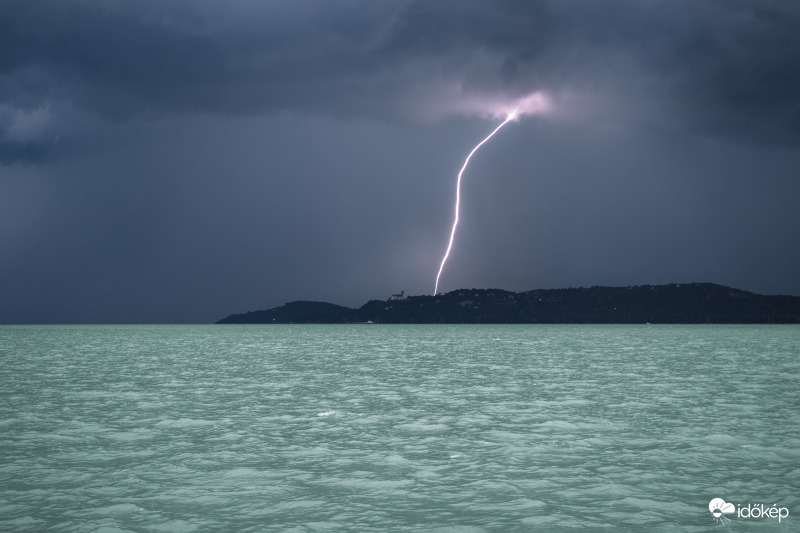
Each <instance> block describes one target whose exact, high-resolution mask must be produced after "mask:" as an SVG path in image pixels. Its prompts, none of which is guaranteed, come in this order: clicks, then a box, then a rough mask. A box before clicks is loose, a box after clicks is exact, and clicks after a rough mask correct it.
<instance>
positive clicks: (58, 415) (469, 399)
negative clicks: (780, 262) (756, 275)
mask: <svg viewBox="0 0 800 533" xmlns="http://www.w3.org/2000/svg"><path fill="white" fill-rule="evenodd" d="M799 354H800V327H797V326H677V325H670V326H655V325H653V326H644V325H642V326H616V325H614V326H610V325H600V326H595V325H591V326H590V325H556V326H544V325H535V326H503V325H486V326H459V325H453V326H433V325H425V326H333V325H330V326H327V325H325V326H323V325H320V326H305V325H303V326H301V325H285V326H274V325H267V326H2V327H0V364H1V365H2V366H1V367H0V368H2V371H3V378H2V381H0V398H2V401H0V529H1V530H4V531H6V530H8V531H44V530H47V531H95V530H99V531H263V530H280V531H419V532H422V531H425V532H427V531H475V532H479V531H529V530H543V531H560V530H567V529H571V528H588V529H589V530H591V529H593V528H597V529H602V528H609V529H607V530H611V531H613V530H624V531H676V530H680V531H690V532H691V531H710V530H712V528H717V527H723V526H720V525H717V524H715V523H714V521H713V517H712V515H711V513H710V512H709V510H708V503H709V501H710V500H711V499H712V498H716V497H720V498H723V499H725V500H726V501H728V502H733V503H735V504H736V505H737V506H739V505H747V504H764V505H765V506H772V505H773V504H777V505H778V506H779V507H786V508H788V510H789V512H790V513H791V514H790V516H789V517H788V518H786V519H784V520H783V521H782V523H780V524H779V523H778V522H777V520H773V519H749V520H747V519H743V518H736V517H733V518H732V519H731V520H730V521H729V522H727V527H729V528H731V530H733V531H750V530H753V529H756V530H774V531H792V530H796V528H797V527H798V526H797V524H798V513H800V505H798V504H799V503H800V409H799V408H800V386H798V383H799V381H798V377H799V376H800V361H798V355H799Z"/></svg>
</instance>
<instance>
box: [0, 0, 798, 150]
mask: <svg viewBox="0 0 800 533" xmlns="http://www.w3.org/2000/svg"><path fill="white" fill-rule="evenodd" d="M376 4H377V5H376ZM798 28H800V7H798V5H797V4H796V3H793V2H775V1H766V2H764V1H758V2H753V1H749V2H744V1H718V2H690V1H682V0H670V1H654V2H638V1H632V0H628V1H602V0H601V1H596V2H578V1H562V2H544V1H523V0H502V1H492V2H476V1H455V0H447V1H436V2H427V1H415V2H406V3H391V4H389V3H375V2H337V3H335V4H331V3H324V2H292V3H288V2H287V3H273V2H270V3H263V4H262V3H250V2H233V3H224V4H221V3H214V2H205V3H204V2H188V1H185V2H169V3H164V2H154V1H145V2H135V3H133V2H131V3H125V2H91V1H73V2H63V1H56V0H52V1H46V0H43V1H37V2H29V1H26V0H18V1H17V0H8V1H6V2H4V6H3V17H2V19H0V103H2V105H4V106H7V107H10V108H13V109H14V110H16V111H17V112H18V113H19V112H25V111H27V112H31V111H32V110H36V109H40V108H44V107H47V106H50V107H51V109H54V110H57V109H58V108H59V107H64V106H65V105H68V106H74V107H76V108H78V109H82V110H83V111H84V112H87V113H94V114H99V115H100V116H103V117H105V118H106V119H108V120H116V121H119V120H128V119H130V118H131V117H133V116H143V117H146V118H147V117H149V118H151V119H152V118H157V117H159V116H162V115H164V114H173V113H193V112H202V113H223V114H247V113H254V112H256V113H261V112H272V111H276V110H281V109H295V110H306V111H309V112H313V113H331V114H339V115H361V116H365V115H372V116H374V115H382V116H384V117H393V118H402V117H406V118H408V117H409V116H410V117H412V118H413V117H414V116H417V117H418V116H419V115H421V114H424V113H429V112H431V110H432V109H433V110H435V108H436V105H437V104H440V103H441V104H445V103H446V101H447V100H448V99H452V98H458V97H464V98H468V97H471V96H475V97H480V96H486V97H491V96H492V95H494V94H499V95H503V96H506V97H508V98H513V97H518V96H521V95H524V94H528V93H531V92H533V91H540V90H543V91H546V92H547V93H548V94H550V95H551V96H552V98H554V99H555V100H556V101H561V102H562V107H565V108H566V107H568V108H570V109H569V111H570V112H571V113H572V114H573V115H577V119H578V120H589V119H592V120H596V119H597V117H598V116H601V117H609V116H613V117H614V118H613V120H618V121H643V122H645V123H647V124H649V125H650V126H651V127H660V128H674V129H676V130H678V131H687V132H694V133H698V134H701V135H709V136H720V135H721V136H733V137H737V138H740V139H742V140H749V141H756V142H781V143H787V144H795V143H796V142H797V140H798V135H799V134H800V95H799V93H800V91H798V89H797V87H798V86H800V61H798V57H800V39H798V37H797V35H798V31H797V30H798ZM454 91H455V92H454ZM426 99H427V100H430V101H431V102H430V103H427V102H425V100H426ZM444 107H445V108H446V106H444ZM421 110H422V111H421ZM20 120H22V119H20ZM49 126H50V128H51V129H52V130H53V131H55V132H56V133H61V134H64V135H81V134H86V133H88V132H80V131H72V130H71V126H70V124H69V123H67V121H66V120H65V119H63V117H62V116H61V115H60V114H57V113H54V114H53V116H52V120H51V124H50V125H49ZM8 127H9V125H8V124H6V125H5V126H4V125H3V124H2V123H0V136H2V140H0V142H2V144H3V149H2V150H0V154H1V155H2V158H3V159H2V160H4V161H10V160H14V159H28V160H31V159H36V158H37V157H44V156H45V155H52V153H53V151H54V144H53V142H52V138H44V137H43V138H40V139H33V140H28V141H27V142H26V143H20V142H18V141H17V140H15V139H13V138H6V137H8V135H4V132H3V129H2V128H5V129H6V130H7V129H8Z"/></svg>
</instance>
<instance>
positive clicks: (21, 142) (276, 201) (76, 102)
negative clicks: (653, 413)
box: [0, 0, 800, 322]
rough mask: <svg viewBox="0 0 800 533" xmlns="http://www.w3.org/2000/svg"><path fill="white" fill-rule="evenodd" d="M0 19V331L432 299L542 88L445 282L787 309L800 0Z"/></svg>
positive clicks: (350, 1)
mask: <svg viewBox="0 0 800 533" xmlns="http://www.w3.org/2000/svg"><path fill="white" fill-rule="evenodd" d="M0 5H1V6H2V7H0V9H1V10H2V16H1V17H0V247H2V250H3V253H2V257H0V276H2V282H0V283H1V284H0V298H1V299H2V301H3V304H2V307H0V322H85V321H92V322H105V321H111V322H128V321H131V322H148V321H153V322H161V321H168V322H186V321H190V322H191V321H200V322H207V321H211V320H214V319H216V318H219V317H221V316H224V315H226V314H229V313H232V312H241V311H246V310H248V309H257V308H265V307H271V306H274V305H280V304H282V303H283V302H285V301H288V300H294V299H324V300H329V301H333V302H335V303H340V304H344V305H360V304H361V303H363V302H365V301H366V300H367V299H370V298H384V297H386V296H387V295H388V294H389V293H391V292H397V291H399V290H400V289H405V290H406V292H410V293H415V294H417V293H426V292H430V291H431V290H432V288H433V286H432V285H433V278H434V276H435V274H436V269H437V267H438V262H439V261H440V259H441V253H442V252H443V249H444V245H445V244H446V238H447V234H448V231H449V224H450V218H451V215H452V199H453V198H452V195H453V192H454V191H453V186H454V179H455V172H456V171H457V170H458V168H459V167H460V164H461V163H462V162H463V157H464V156H465V155H466V153H467V152H468V151H469V149H471V147H472V146H474V144H475V143H476V142H477V141H479V140H480V139H481V138H483V137H484V136H485V135H486V134H487V133H488V132H489V131H491V129H492V128H493V127H494V126H495V125H496V124H497V120H496V115H497V113H498V110H502V109H506V108H509V106H513V105H514V103H515V102H518V101H519V100H520V99H522V98H525V97H526V96H529V95H532V94H536V95H541V97H542V98H544V99H546V101H547V111H546V112H545V113H541V114H537V115H532V116H529V117H524V118H523V119H522V120H520V121H519V122H516V123H514V124H510V125H509V127H508V128H506V129H504V131H503V132H502V135H498V138H497V140H496V141H493V143H492V144H491V145H487V146H486V147H485V148H484V149H482V152H481V153H480V156H479V157H478V156H476V158H475V160H474V162H473V163H472V165H473V166H472V167H471V168H470V173H469V174H468V175H466V176H465V182H464V189H463V194H464V200H463V201H464V205H463V206H462V216H463V219H462V223H461V224H462V226H460V228H459V235H458V238H457V241H456V244H455V247H454V250H453V254H452V256H451V259H450V260H449V262H448V267H447V270H446V271H445V274H444V275H443V278H442V288H443V289H444V290H451V289H455V288H459V287H473V286H474V287H500V288H504V289H509V290H527V289H533V288H540V287H541V288H547V287H558V286H581V285H586V286H588V285H596V284H606V285H630V284H640V283H663V282H682V281H713V282H717V283H724V284H729V285H734V286H736V287H738V288H742V289H746V290H753V291H758V292H766V293H788V294H800V276H798V275H797V272H798V271H800V251H798V248H799V247H798V246H797V245H796V243H797V231H798V230H800V215H798V210H797V209H796V206H795V203H796V199H797V198H798V197H800V196H799V195H798V193H800V182H798V177H797V174H798V172H797V171H798V169H800V165H799V164H798V163H800V38H798V35H800V7H798V4H797V3H796V2H792V1H782V2H778V1H737V0H726V1H708V2H694V1H681V0H670V1H651V2H640V1H605V0H600V1H595V2H582V1H550V2H546V1H528V0H525V1H523V0H502V1H461V0H458V1H457V0H443V1H397V2H371V1H366V0H346V1H339V2H312V1H292V2H257V1H235V2H225V3H222V2H211V1H188V0H186V1H172V2H163V1H154V0H153V1H140V2H124V1H112V2H108V1H102V2H101V1H93V0H72V1H56V0H50V1H48V0H42V1H35V2H31V1H27V0H26V1H16V0H8V1H3V2H2V4H0ZM509 110H510V108H509Z"/></svg>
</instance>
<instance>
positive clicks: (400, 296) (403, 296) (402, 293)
mask: <svg viewBox="0 0 800 533" xmlns="http://www.w3.org/2000/svg"><path fill="white" fill-rule="evenodd" d="M405 293H406V291H400V294H392V295H391V296H389V300H390V301H391V300H405V299H406V294H405Z"/></svg>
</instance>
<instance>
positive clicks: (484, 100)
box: [437, 90, 552, 120]
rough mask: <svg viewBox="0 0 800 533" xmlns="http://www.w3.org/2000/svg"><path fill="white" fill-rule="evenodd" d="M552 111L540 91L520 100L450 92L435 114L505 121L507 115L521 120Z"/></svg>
mask: <svg viewBox="0 0 800 533" xmlns="http://www.w3.org/2000/svg"><path fill="white" fill-rule="evenodd" d="M550 111H552V104H551V102H550V99H549V98H547V96H546V95H545V94H544V93H543V92H540V91H537V92H535V93H531V94H529V95H527V96H523V97H522V98H508V97H497V96H478V95H470V96H468V95H464V94H461V93H460V92H459V91H458V90H454V91H451V92H450V93H449V94H448V95H447V97H446V103H444V104H442V105H441V106H440V107H439V108H438V110H437V112H438V113H442V112H443V113H445V114H459V115H473V116H479V117H484V118H489V119H496V120H505V119H506V118H508V116H509V115H512V114H513V115H515V118H521V117H523V116H526V115H544V114H548V113H549V112H550Z"/></svg>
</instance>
